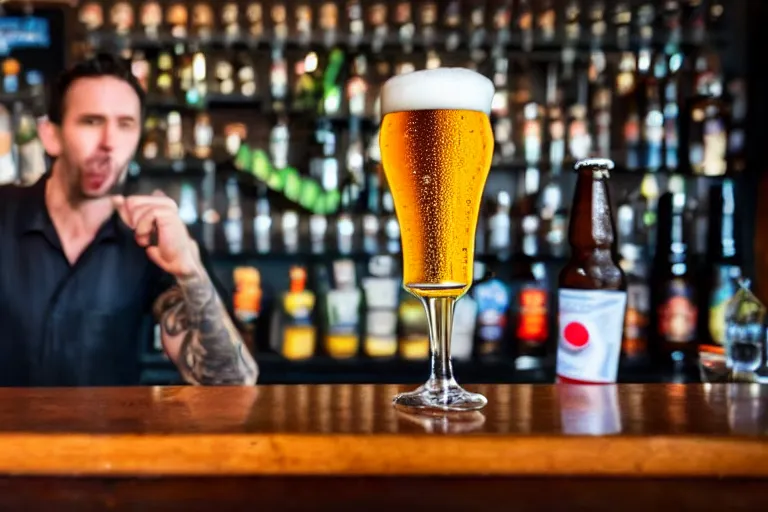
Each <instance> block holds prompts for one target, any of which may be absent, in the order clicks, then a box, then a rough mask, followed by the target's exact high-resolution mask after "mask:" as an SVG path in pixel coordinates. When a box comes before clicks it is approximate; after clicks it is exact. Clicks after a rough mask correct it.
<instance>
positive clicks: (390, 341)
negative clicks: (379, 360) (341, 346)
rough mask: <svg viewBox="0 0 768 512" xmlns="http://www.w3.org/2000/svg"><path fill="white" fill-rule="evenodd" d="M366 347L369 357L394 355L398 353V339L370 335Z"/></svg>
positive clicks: (366, 353)
mask: <svg viewBox="0 0 768 512" xmlns="http://www.w3.org/2000/svg"><path fill="white" fill-rule="evenodd" d="M364 349H365V355H367V356H368V357H392V356H394V355H395V354H397V339H395V338H393V337H391V336H390V337H386V338H383V337H377V336H368V338H366V340H365V347H364Z"/></svg>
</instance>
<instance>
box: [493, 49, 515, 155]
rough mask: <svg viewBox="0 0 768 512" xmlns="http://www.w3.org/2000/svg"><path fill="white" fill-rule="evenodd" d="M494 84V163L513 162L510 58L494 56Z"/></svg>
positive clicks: (513, 143)
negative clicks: (510, 112) (509, 85)
mask: <svg viewBox="0 0 768 512" xmlns="http://www.w3.org/2000/svg"><path fill="white" fill-rule="evenodd" d="M493 62H494V64H493V65H494V73H493V85H494V86H495V87H496V91H495V92H494V94H493V100H492V101H491V113H492V114H493V118H494V119H493V135H494V139H495V144H494V156H493V163H494V165H499V164H505V163H509V162H511V161H512V160H513V159H514V157H515V142H514V140H513V126H512V119H511V117H510V115H509V101H510V99H509V89H508V83H509V59H507V58H506V57H503V56H498V57H496V58H494V60H493Z"/></svg>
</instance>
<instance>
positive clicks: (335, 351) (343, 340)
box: [325, 334, 360, 359]
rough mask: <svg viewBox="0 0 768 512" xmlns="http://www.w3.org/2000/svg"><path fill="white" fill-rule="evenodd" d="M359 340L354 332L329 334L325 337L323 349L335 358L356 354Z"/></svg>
mask: <svg viewBox="0 0 768 512" xmlns="http://www.w3.org/2000/svg"><path fill="white" fill-rule="evenodd" d="M359 346H360V340H359V338H358V337H357V335H354V334H331V335H328V336H327V337H326V338H325V350H326V352H328V355H330V356H331V357H335V358H337V359H344V358H349V357H354V356H356V355H357V350H358V347H359Z"/></svg>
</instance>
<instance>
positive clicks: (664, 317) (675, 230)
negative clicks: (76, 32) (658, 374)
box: [651, 192, 698, 363]
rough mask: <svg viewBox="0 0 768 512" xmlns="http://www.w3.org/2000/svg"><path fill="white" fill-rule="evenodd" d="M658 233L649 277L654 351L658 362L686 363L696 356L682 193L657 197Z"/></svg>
mask: <svg viewBox="0 0 768 512" xmlns="http://www.w3.org/2000/svg"><path fill="white" fill-rule="evenodd" d="M658 226H659V232H658V240H657V242H658V243H657V246H656V247H657V248H656V257H655V260H654V262H653V270H652V274H651V294H652V304H653V306H652V312H653V318H652V322H651V325H652V326H653V329H654V334H655V336H654V338H655V339H654V343H653V346H652V348H653V351H654V352H655V353H656V356H657V358H658V359H659V362H660V363H669V362H674V363H685V362H686V360H688V359H690V358H692V357H694V356H695V353H696V350H697V347H696V327H697V317H698V308H697V304H696V302H697V300H696V299H697V292H696V288H695V285H694V278H693V274H692V272H691V268H690V264H689V261H688V247H687V244H686V241H687V236H686V235H687V233H686V231H685V228H686V226H685V194H683V193H679V192H676V193H675V192H667V193H665V194H663V195H662V196H661V197H660V198H659V223H658Z"/></svg>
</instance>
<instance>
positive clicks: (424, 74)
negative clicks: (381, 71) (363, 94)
mask: <svg viewBox="0 0 768 512" xmlns="http://www.w3.org/2000/svg"><path fill="white" fill-rule="evenodd" d="M494 92H495V88H494V86H493V82H491V81H490V80H489V79H488V78H486V77H485V76H483V75H481V74H480V73H477V72H475V71H472V70H470V69H466V68H436V69H425V70H422V71H413V72H411V73H405V74H403V75H397V76H393V77H392V78H390V79H389V80H387V81H386V82H385V83H384V86H383V87H382V89H381V115H382V116H385V115H387V114H388V113H390V112H405V111H409V110H437V109H441V110H474V111H476V112H484V113H485V114H490V112H491V102H492V101H493V94H494Z"/></svg>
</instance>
